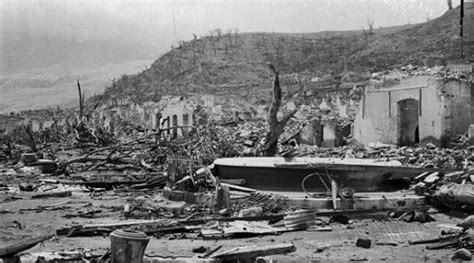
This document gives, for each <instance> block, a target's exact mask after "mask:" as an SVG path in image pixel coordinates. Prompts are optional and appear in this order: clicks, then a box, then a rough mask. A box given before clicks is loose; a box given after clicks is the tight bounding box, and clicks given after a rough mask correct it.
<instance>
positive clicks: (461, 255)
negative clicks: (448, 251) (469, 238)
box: [453, 248, 472, 260]
mask: <svg viewBox="0 0 474 263" xmlns="http://www.w3.org/2000/svg"><path fill="white" fill-rule="evenodd" d="M453 259H461V260H471V259H472V254H471V252H470V251H469V250H467V249H465V248H461V249H458V250H456V252H454V255H453Z"/></svg>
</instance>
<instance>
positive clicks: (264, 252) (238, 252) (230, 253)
mask: <svg viewBox="0 0 474 263" xmlns="http://www.w3.org/2000/svg"><path fill="white" fill-rule="evenodd" d="M294 251H296V247H295V245H293V244H284V243H283V244H277V245H268V246H251V247H237V248H234V249H231V250H227V251H224V252H221V253H219V254H216V255H213V256H212V257H213V258H219V259H221V260H223V261H227V260H237V259H239V260H241V259H252V258H256V257H261V256H268V255H275V254H285V253H291V252H294Z"/></svg>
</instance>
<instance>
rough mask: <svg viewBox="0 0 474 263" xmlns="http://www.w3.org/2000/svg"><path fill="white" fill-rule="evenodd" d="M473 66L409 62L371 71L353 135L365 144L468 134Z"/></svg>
mask: <svg viewBox="0 0 474 263" xmlns="http://www.w3.org/2000/svg"><path fill="white" fill-rule="evenodd" d="M465 68H467V69H469V71H464V72H448V73H451V74H448V73H446V72H444V71H442V68H434V69H421V70H416V69H413V68H409V67H405V68H402V69H401V70H397V71H391V72H388V73H377V74H373V76H372V78H371V80H370V82H369V85H368V86H367V87H366V89H365V92H364V96H363V98H362V102H361V107H360V109H359V113H358V115H357V118H356V120H355V122H354V138H355V139H356V140H357V141H358V142H360V143H363V144H368V143H370V142H382V143H387V144H396V145H401V146H403V145H413V144H417V143H425V144H426V143H429V142H431V143H434V144H436V145H440V146H442V147H445V146H448V144H449V140H450V138H452V137H454V136H459V135H467V132H468V130H469V126H470V124H472V123H474V114H473V113H474V106H473V105H474V103H473V102H474V91H473V86H472V79H471V77H470V75H471V72H472V69H471V67H470V65H469V67H465Z"/></svg>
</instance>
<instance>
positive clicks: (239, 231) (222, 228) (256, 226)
mask: <svg viewBox="0 0 474 263" xmlns="http://www.w3.org/2000/svg"><path fill="white" fill-rule="evenodd" d="M282 231H286V229H285V228H276V227H272V226H270V225H269V224H268V223H267V222H265V221H253V222H249V221H234V222H225V223H221V224H220V225H219V227H218V228H211V229H205V228H204V229H202V230H201V234H202V236H203V237H205V238H218V237H219V238H220V237H229V236H233V235H265V234H276V233H279V232H282Z"/></svg>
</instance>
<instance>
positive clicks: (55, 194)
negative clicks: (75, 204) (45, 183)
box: [31, 191, 72, 199]
mask: <svg viewBox="0 0 474 263" xmlns="http://www.w3.org/2000/svg"><path fill="white" fill-rule="evenodd" d="M71 195H72V193H71V191H61V192H49V193H41V194H35V195H33V196H31V199H39V198H49V197H67V196H71Z"/></svg>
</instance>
